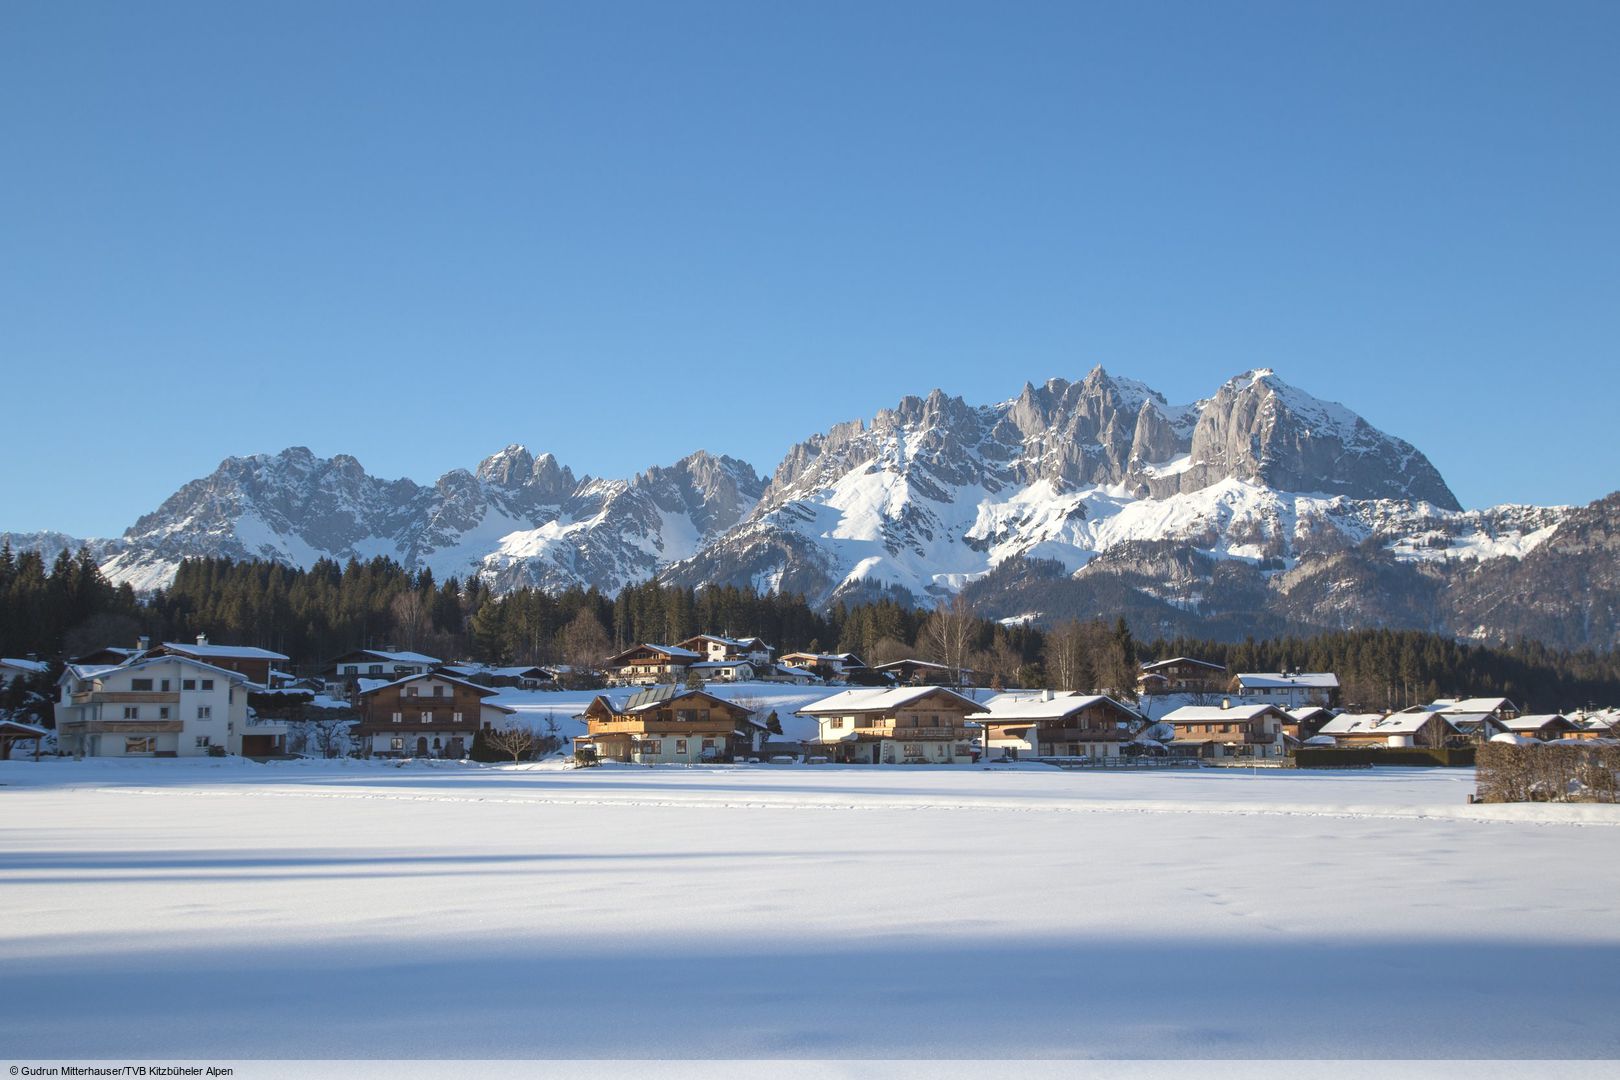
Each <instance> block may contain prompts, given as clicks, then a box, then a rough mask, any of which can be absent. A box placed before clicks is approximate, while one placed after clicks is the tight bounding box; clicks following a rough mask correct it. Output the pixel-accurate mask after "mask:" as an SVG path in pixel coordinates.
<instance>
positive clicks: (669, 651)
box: [603, 643, 703, 686]
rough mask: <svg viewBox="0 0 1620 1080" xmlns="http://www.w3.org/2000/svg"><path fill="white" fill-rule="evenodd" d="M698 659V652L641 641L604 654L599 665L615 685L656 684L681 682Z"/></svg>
mask: <svg viewBox="0 0 1620 1080" xmlns="http://www.w3.org/2000/svg"><path fill="white" fill-rule="evenodd" d="M702 659H703V657H702V655H701V654H699V653H696V652H693V651H692V650H691V649H683V648H681V647H680V646H678V645H654V644H651V643H645V644H641V645H636V646H634V647H633V648H629V649H626V650H624V652H622V653H619V654H617V655H615V656H610V657H608V658H607V660H606V661H605V662H604V663H603V666H604V667H606V668H607V670H608V672H609V674H610V677H611V679H612V681H613V682H614V683H615V684H617V685H619V686H657V685H658V684H660V683H678V682H684V681H685V680H686V676H687V673H688V672H689V671H691V669H692V665H693V664H696V663H698V662H700V661H701V660H702Z"/></svg>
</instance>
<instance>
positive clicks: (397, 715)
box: [394, 713, 405, 724]
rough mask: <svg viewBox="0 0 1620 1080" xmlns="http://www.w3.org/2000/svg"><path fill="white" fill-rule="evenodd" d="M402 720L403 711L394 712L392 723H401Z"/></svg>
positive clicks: (403, 716) (403, 717)
mask: <svg viewBox="0 0 1620 1080" xmlns="http://www.w3.org/2000/svg"><path fill="white" fill-rule="evenodd" d="M404 720H405V714H404V713H395V714H394V723H396V724H399V723H403V722H404Z"/></svg>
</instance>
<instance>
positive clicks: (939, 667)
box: [872, 657, 951, 671]
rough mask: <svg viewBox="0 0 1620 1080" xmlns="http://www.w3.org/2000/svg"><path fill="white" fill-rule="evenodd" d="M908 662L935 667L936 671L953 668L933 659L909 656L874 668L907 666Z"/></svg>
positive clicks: (880, 669) (912, 664) (878, 669)
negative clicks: (915, 658)
mask: <svg viewBox="0 0 1620 1080" xmlns="http://www.w3.org/2000/svg"><path fill="white" fill-rule="evenodd" d="M907 664H910V665H911V666H912V667H925V668H933V669H934V670H935V671H949V670H951V669H950V667H949V665H946V664H936V663H934V662H933V661H932V660H913V659H911V658H909V657H908V658H907V659H905V660H891V661H889V662H888V663H887V664H878V665H877V666H876V667H874V668H873V669H872V670H873V671H887V670H888V669H889V668H897V667H905V666H906V665H907Z"/></svg>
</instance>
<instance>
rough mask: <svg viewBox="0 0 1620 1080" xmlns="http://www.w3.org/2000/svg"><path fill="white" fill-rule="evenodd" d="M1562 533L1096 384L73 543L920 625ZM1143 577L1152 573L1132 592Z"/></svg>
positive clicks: (1384, 461)
mask: <svg viewBox="0 0 1620 1080" xmlns="http://www.w3.org/2000/svg"><path fill="white" fill-rule="evenodd" d="M1570 513H1571V511H1570V509H1569V508H1566V507H1531V506H1500V507H1493V508H1489V509H1478V510H1464V509H1462V508H1461V507H1460V506H1459V505H1458V503H1457V500H1456V498H1455V496H1454V495H1453V494H1452V493H1451V490H1450V489H1449V488H1448V487H1447V486H1446V483H1445V481H1444V480H1443V479H1442V478H1441V476H1440V474H1439V472H1438V471H1437V470H1436V469H1435V468H1434V466H1433V465H1432V464H1430V462H1429V461H1428V459H1427V458H1425V457H1424V456H1423V454H1422V453H1421V452H1419V451H1418V450H1417V449H1416V448H1415V447H1413V446H1412V445H1411V444H1409V443H1407V442H1405V441H1403V440H1401V439H1398V438H1395V437H1393V436H1390V435H1387V434H1384V433H1382V432H1380V431H1378V430H1376V429H1375V428H1373V427H1372V426H1371V425H1369V424H1368V423H1367V422H1366V421H1365V420H1363V419H1362V418H1361V417H1359V416H1357V415H1356V414H1355V413H1354V412H1352V411H1350V410H1349V409H1347V408H1345V407H1344V406H1342V405H1339V404H1335V403H1331V402H1325V401H1321V400H1319V399H1317V398H1314V397H1312V396H1311V395H1309V394H1308V393H1306V392H1304V391H1302V390H1300V389H1297V388H1295V387H1293V386H1290V385H1289V384H1287V383H1286V382H1284V381H1282V380H1281V379H1280V378H1278V377H1277V375H1276V374H1275V373H1273V372H1271V371H1269V370H1257V371H1250V372H1245V373H1244V374H1242V375H1240V376H1237V377H1236V378H1233V379H1231V380H1228V381H1227V382H1226V383H1225V384H1223V385H1222V386H1220V387H1219V388H1218V389H1217V390H1216V391H1215V392H1214V393H1213V394H1212V395H1211V396H1209V397H1207V398H1204V399H1203V400H1200V401H1197V402H1194V403H1192V404H1188V405H1175V404H1171V403H1170V402H1168V401H1167V400H1166V399H1165V398H1164V396H1163V395H1161V394H1159V393H1158V392H1157V391H1154V390H1152V389H1150V388H1149V387H1147V386H1145V385H1143V384H1141V383H1139V382H1135V381H1132V380H1129V379H1124V378H1119V377H1116V376H1113V375H1110V374H1108V373H1107V372H1105V371H1104V370H1103V369H1101V368H1097V369H1095V370H1093V371H1092V372H1091V373H1090V374H1088V375H1087V376H1086V377H1085V378H1083V379H1081V380H1080V381H1078V382H1068V381H1065V380H1062V379H1053V380H1051V381H1049V382H1047V383H1046V384H1045V385H1043V386H1039V387H1037V386H1033V385H1026V386H1025V387H1024V388H1023V390H1022V392H1021V393H1019V394H1018V395H1017V396H1015V397H1013V398H1010V399H1008V400H1006V401H1002V402H999V403H996V404H992V405H970V404H968V403H966V402H964V401H963V400H962V399H960V398H957V397H951V396H948V395H946V394H944V393H943V392H941V391H939V390H935V391H934V392H932V393H931V394H929V395H928V396H927V397H924V398H918V397H908V398H905V399H904V400H902V401H901V402H900V403H899V404H898V405H896V406H895V407H894V408H892V409H884V410H882V411H880V412H879V413H877V415H876V416H875V417H873V418H872V419H871V420H870V421H864V422H863V421H851V422H849V423H845V424H840V425H838V426H836V427H833V428H832V429H831V430H829V431H826V432H823V433H821V434H817V435H813V436H811V437H810V438H808V439H806V440H805V441H803V442H801V443H799V444H798V445H796V446H794V447H793V448H792V449H791V450H789V451H788V453H787V455H786V456H785V457H784V458H783V460H782V461H781V462H780V463H779V464H778V465H777V467H776V469H775V472H774V473H773V474H772V476H771V477H770V480H769V482H766V481H764V480H762V479H761V477H760V476H759V475H758V474H756V472H755V471H754V469H753V468H752V467H751V466H749V465H748V464H746V463H744V462H741V461H738V460H736V459H734V458H729V457H719V456H715V455H714V454H711V453H708V452H705V451H699V452H696V453H694V454H692V455H690V456H688V457H686V458H683V459H682V460H680V461H678V462H676V463H675V464H674V465H671V466H667V467H656V468H652V469H648V470H647V471H646V472H644V473H641V474H640V475H638V476H635V477H633V478H631V479H628V480H604V479H597V478H593V477H589V476H586V477H582V478H576V477H575V475H574V474H573V472H572V471H571V470H570V469H568V468H567V467H566V466H564V465H562V464H560V463H559V462H558V461H557V460H556V458H554V457H553V456H552V455H551V454H541V455H539V456H538V457H537V456H535V455H533V454H531V453H530V451H528V450H527V449H525V448H523V447H521V446H508V447H507V448H505V449H504V450H501V451H499V452H498V453H495V454H493V455H492V456H490V457H489V458H486V459H485V460H484V461H483V462H482V463H480V464H479V465H478V467H477V468H476V469H475V470H473V471H470V472H469V471H467V470H465V469H455V470H452V471H450V472H448V473H446V474H445V475H444V476H442V477H440V478H439V479H438V481H437V482H435V483H434V484H432V485H430V486H424V485H419V484H417V483H415V482H413V481H410V480H382V479H378V478H376V477H373V476H371V475H369V474H368V473H366V471H365V470H364V469H363V468H362V467H361V466H360V463H359V462H358V461H356V460H355V459H354V458H352V457H348V456H345V455H338V456H336V457H333V458H330V459H325V458H319V457H316V456H315V455H314V454H312V453H311V452H310V451H308V450H306V449H303V448H293V449H289V450H285V451H283V452H281V453H279V454H275V455H256V456H253V457H245V458H228V459H226V460H225V461H224V462H222V463H221V465H220V467H219V468H218V469H217V470H216V471H215V472H214V473H213V474H212V475H210V476H207V477H204V478H202V479H199V480H195V481H192V482H191V483H189V484H186V485H185V486H184V487H182V488H181V489H180V490H179V491H177V492H175V494H174V495H172V496H171V497H170V498H169V499H167V500H166V501H165V502H164V503H163V505H162V506H160V507H158V509H157V510H155V511H153V512H152V513H151V514H148V515H146V516H144V517H142V518H141V519H140V520H139V521H137V522H136V523H135V524H134V525H132V526H131V527H130V528H129V529H128V530H127V531H126V532H125V533H124V535H123V536H122V537H121V538H119V539H116V540H105V541H90V542H89V543H91V545H92V549H93V550H94V551H95V552H96V553H97V554H98V557H99V558H100V559H101V561H102V564H103V567H104V569H105V571H106V572H107V574H108V575H109V576H110V577H111V578H113V579H114V580H115V581H128V582H130V583H131V584H132V585H134V586H135V587H136V588H137V589H151V588H155V587H159V586H161V585H163V584H164V583H165V582H167V581H168V580H170V578H172V575H173V573H174V570H175V568H176V566H177V565H178V563H179V560H180V559H182V558H185V557H187V556H201V555H229V556H234V557H238V558H247V557H258V558H269V559H277V560H280V561H283V562H287V563H290V564H295V565H301V566H307V565H310V564H311V563H312V562H313V561H314V560H315V559H317V558H320V557H323V556H328V557H333V558H337V559H339V560H346V559H348V558H351V557H353V558H360V559H367V558H371V557H374V556H378V555H386V556H388V557H390V558H393V559H397V560H399V561H400V562H402V563H404V564H405V565H407V566H409V567H413V568H416V567H427V568H431V569H432V570H433V572H434V574H435V575H436V576H437V577H439V578H441V579H442V578H445V577H449V576H452V575H454V576H460V577H466V576H468V575H471V574H478V575H482V576H483V577H484V578H485V579H486V580H487V581H488V582H489V583H490V584H491V586H492V587H494V588H495V589H496V590H498V591H501V590H507V589H511V588H515V587H520V586H524V585H534V586H538V587H541V588H545V589H551V590H556V589H561V588H565V587H568V586H571V585H585V586H595V587H597V588H599V589H602V590H604V591H607V592H610V593H611V592H614V591H617V590H618V589H619V588H621V587H622V586H624V585H626V584H628V583H630V582H633V581H638V580H644V579H646V578H648V577H651V576H654V575H660V576H662V577H663V578H664V579H665V580H668V581H670V582H674V583H680V584H689V585H693V586H702V585H706V584H719V583H733V584H746V585H752V586H755V587H759V588H763V589H782V590H789V591H793V592H802V593H804V594H806V595H807V596H809V597H810V598H811V599H812V601H814V602H816V603H820V604H830V603H835V602H838V601H839V600H850V599H858V598H861V597H863V596H868V595H871V594H872V593H873V592H874V591H877V590H884V591H887V592H889V593H891V594H898V595H905V596H908V597H909V598H910V599H911V600H912V601H914V602H917V603H925V604H926V603H931V602H933V599H934V598H936V597H939V596H943V595H948V594H951V593H954V592H956V591H959V590H961V589H964V588H971V589H973V590H975V595H976V596H977V597H978V598H979V599H980V600H981V602H983V603H985V604H986V605H987V606H991V607H994V606H995V604H996V602H997V597H1001V598H1003V599H1005V598H1006V597H1009V596H1013V595H1016V596H1017V597H1018V599H1017V600H1016V601H1012V600H1008V601H1007V602H1015V603H1017V604H1020V605H1028V604H1030V603H1032V602H1034V603H1035V607H1034V609H1032V610H1028V611H1017V612H1007V613H1006V614H1007V615H1008V617H1018V616H1019V615H1029V616H1032V617H1041V616H1043V615H1050V614H1052V613H1051V612H1049V611H1046V610H1043V605H1041V604H1040V603H1038V602H1035V601H1032V600H1031V599H1030V596H1029V595H1028V590H1027V588H1026V589H1022V590H1018V589H1015V590H1013V591H1012V592H1010V593H1009V592H1005V591H1002V592H998V591H997V590H995V589H991V588H989V586H990V585H991V584H993V583H996V582H998V581H999V582H1003V583H1005V582H1006V581H1007V580H1009V579H1008V574H1009V573H1010V572H1011V571H1012V570H1013V569H1014V568H1017V567H1022V566H1025V565H1026V564H1028V565H1033V566H1036V567H1038V568H1040V573H1039V574H1038V575H1036V576H1037V577H1038V578H1039V579H1040V580H1042V581H1043V582H1045V583H1046V584H1045V585H1044V586H1043V588H1044V589H1045V591H1046V592H1047V593H1051V592H1052V591H1053V582H1054V581H1056V580H1061V581H1063V582H1067V583H1075V582H1081V583H1083V582H1085V581H1087V580H1088V579H1096V578H1098V577H1099V576H1103V575H1114V576H1116V577H1117V576H1118V573H1124V571H1122V570H1118V568H1119V567H1121V566H1126V565H1129V566H1134V567H1135V570H1133V571H1131V573H1134V574H1136V578H1133V580H1137V584H1136V585H1135V586H1133V588H1135V589H1137V591H1138V592H1142V593H1143V595H1147V596H1151V597H1153V598H1154V600H1155V601H1156V602H1159V603H1162V604H1164V605H1166V606H1167V609H1173V610H1179V611H1183V612H1192V613H1198V614H1201V615H1209V614H1211V613H1209V612H1205V611H1204V610H1203V608H1204V605H1205V604H1206V603H1210V602H1214V600H1213V599H1212V598H1213V597H1215V595H1216V594H1218V593H1219V590H1218V589H1213V590H1212V589H1210V588H1205V587H1204V586H1203V585H1200V584H1198V580H1201V579H1200V578H1199V574H1193V576H1192V577H1190V578H1189V577H1186V575H1181V574H1178V573H1176V572H1173V571H1171V570H1169V569H1167V568H1166V567H1165V566H1164V565H1161V564H1160V563H1158V562H1155V560H1160V559H1162V557H1163V556H1164V553H1165V552H1167V551H1176V552H1183V553H1189V554H1191V555H1196V556H1197V559H1198V560H1202V561H1198V562H1197V563H1196V565H1198V566H1203V567H1212V566H1216V565H1230V566H1231V567H1234V568H1241V569H1242V570H1243V572H1245V573H1248V574H1251V575H1252V576H1253V578H1254V581H1255V582H1257V583H1258V585H1257V586H1256V587H1258V588H1260V589H1261V590H1262V591H1264V592H1265V593H1267V595H1269V596H1271V597H1273V599H1274V600H1275V603H1276V604H1277V605H1283V606H1286V603H1285V601H1286V597H1287V595H1288V593H1289V591H1290V590H1292V589H1296V588H1298V587H1299V582H1300V581H1301V580H1302V579H1305V578H1309V577H1310V576H1311V575H1312V574H1313V573H1315V572H1317V571H1318V570H1320V568H1321V567H1322V566H1324V565H1329V564H1335V565H1336V563H1334V560H1338V563H1342V562H1343V560H1344V558H1345V557H1347V554H1348V553H1355V554H1356V557H1357V558H1363V559H1365V558H1373V559H1375V560H1376V561H1378V562H1380V564H1388V565H1390V566H1406V567H1415V568H1418V569H1419V570H1420V571H1421V572H1422V573H1426V574H1429V575H1431V576H1433V575H1436V574H1439V575H1455V574H1457V573H1460V572H1462V570H1461V568H1466V567H1474V566H1476V565H1485V564H1489V563H1491V562H1492V561H1493V560H1501V559H1506V560H1509V561H1512V562H1515V563H1516V562H1517V561H1518V560H1521V559H1523V558H1524V557H1525V556H1526V555H1527V554H1529V553H1530V552H1532V551H1535V550H1536V549H1537V548H1538V547H1540V546H1542V545H1544V544H1545V543H1546V542H1547V540H1548V538H1549V537H1551V536H1553V535H1554V534H1555V533H1556V531H1557V530H1558V528H1559V526H1560V523H1561V522H1563V521H1564V520H1565V519H1566V518H1567V517H1569V515H1570ZM9 535H10V538H11V540H12V543H13V546H14V547H19V548H30V547H32V548H39V549H45V550H49V551H52V552H53V553H54V551H55V550H57V549H59V547H60V546H61V545H62V544H63V543H64V542H71V541H69V538H66V537H62V536H60V535H59V534H33V535H19V534H9ZM1144 545H1146V546H1145V547H1144ZM1144 559H1146V560H1147V563H1144V562H1143V560H1144ZM1031 561H1033V562H1031ZM1148 564H1153V565H1156V566H1158V569H1157V570H1155V571H1153V572H1151V573H1146V574H1144V573H1143V572H1142V571H1143V568H1144V566H1146V565H1148ZM1187 565H1193V564H1191V563H1188V564H1187ZM992 571H999V573H994V574H993V573H992ZM1116 571H1118V573H1116ZM1054 573H1055V574H1056V575H1057V578H1053V574H1054ZM1155 574H1156V575H1158V577H1155ZM1204 576H1206V577H1207V576H1208V575H1207V574H1205V575H1204ZM1228 576H1230V575H1228ZM1138 579H1140V580H1138ZM1161 579H1162V580H1161ZM1369 587H1370V586H1369ZM1144 590H1145V591H1144ZM1206 593H1208V594H1210V595H1209V596H1206V595H1205V594H1206ZM1266 602H1267V603H1268V604H1269V603H1272V601H1270V600H1268V601H1266ZM1058 606H1061V605H1058ZM1366 606H1367V605H1359V604H1352V605H1350V608H1348V609H1346V610H1355V611H1361V610H1362V609H1363V608H1365V607H1366ZM1385 606H1387V605H1381V604H1372V605H1371V609H1372V610H1374V611H1376V610H1382V608H1383V607H1385ZM1346 617H1348V616H1346ZM1369 617H1370V618H1373V619H1374V621H1376V615H1370V616H1369ZM1288 621H1289V622H1290V623H1293V622H1297V621H1298V620H1297V619H1294V617H1293V616H1292V615H1290V616H1289V617H1288ZM1340 621H1343V620H1342V619H1341V620H1340ZM1407 621H1411V620H1410V619H1408V620H1407ZM1330 622H1331V620H1330Z"/></svg>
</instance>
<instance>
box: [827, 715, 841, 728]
mask: <svg viewBox="0 0 1620 1080" xmlns="http://www.w3.org/2000/svg"><path fill="white" fill-rule="evenodd" d="M827 726H828V727H832V728H841V727H843V726H844V718H843V717H842V716H835V717H833V721H832V723H831V724H829V725H827Z"/></svg>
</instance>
